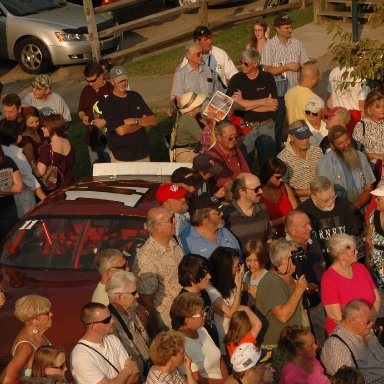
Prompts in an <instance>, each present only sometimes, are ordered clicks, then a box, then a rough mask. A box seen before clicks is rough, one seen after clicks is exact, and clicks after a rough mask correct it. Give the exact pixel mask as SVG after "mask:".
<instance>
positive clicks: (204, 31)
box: [193, 25, 212, 40]
mask: <svg viewBox="0 0 384 384" xmlns="http://www.w3.org/2000/svg"><path fill="white" fill-rule="evenodd" d="M211 35H212V32H211V30H210V29H209V28H208V27H205V26H204V25H199V26H198V27H197V28H195V30H194V31H193V40H197V39H198V38H199V37H203V36H211Z"/></svg>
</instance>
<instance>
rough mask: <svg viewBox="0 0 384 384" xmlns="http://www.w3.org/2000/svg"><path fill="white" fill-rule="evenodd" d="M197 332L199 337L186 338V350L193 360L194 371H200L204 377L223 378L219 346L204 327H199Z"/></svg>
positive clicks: (192, 367)
mask: <svg viewBox="0 0 384 384" xmlns="http://www.w3.org/2000/svg"><path fill="white" fill-rule="evenodd" d="M197 332H198V333H199V338H198V339H190V338H189V337H186V338H185V352H186V353H187V355H188V356H189V357H190V358H191V360H192V364H191V369H192V372H197V371H199V372H200V375H201V376H202V377H207V378H210V379H222V378H223V376H222V374H221V368H220V358H221V353H220V350H219V348H217V347H216V344H215V343H214V342H213V340H212V339H211V336H209V333H208V331H207V330H206V329H205V328H204V327H202V328H199V329H198V330H197ZM183 373H184V372H183Z"/></svg>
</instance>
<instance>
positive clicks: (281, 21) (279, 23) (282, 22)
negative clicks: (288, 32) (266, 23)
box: [273, 14, 293, 27]
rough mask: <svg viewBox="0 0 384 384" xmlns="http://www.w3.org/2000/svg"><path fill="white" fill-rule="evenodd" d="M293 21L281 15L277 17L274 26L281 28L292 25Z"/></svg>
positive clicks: (285, 15) (287, 16)
mask: <svg viewBox="0 0 384 384" xmlns="http://www.w3.org/2000/svg"><path fill="white" fill-rule="evenodd" d="M292 23H293V22H292V19H291V18H290V17H289V15H287V14H280V15H278V16H276V17H275V20H274V22H273V25H274V26H275V27H281V26H282V25H292Z"/></svg>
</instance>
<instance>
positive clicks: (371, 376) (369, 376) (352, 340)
mask: <svg viewBox="0 0 384 384" xmlns="http://www.w3.org/2000/svg"><path fill="white" fill-rule="evenodd" d="M332 334H336V335H338V336H340V337H341V338H342V339H343V340H344V341H345V342H346V343H347V344H348V346H349V348H350V349H351V351H352V352H353V355H354V356H355V359H356V362H357V365H358V367H359V368H358V369H359V371H360V372H361V373H362V374H363V376H364V379H365V383H366V384H382V383H383V382H384V369H383V367H384V349H383V347H382V346H381V345H380V343H379V341H378V339H377V337H376V336H375V335H374V334H373V332H372V331H371V333H370V335H369V336H368V337H367V338H366V339H365V340H367V341H368V345H366V344H365V342H364V339H363V338H362V337H361V336H359V335H356V334H354V333H352V332H351V331H349V330H348V329H347V328H346V327H345V326H344V325H343V323H340V324H339V325H338V326H337V327H336V328H335V330H334V331H333V332H332ZM321 361H322V363H323V364H324V366H325V369H326V370H327V373H329V374H330V375H334V374H335V372H336V371H337V370H338V369H339V368H340V367H341V366H343V365H346V366H348V367H353V368H356V367H355V364H354V362H353V359H352V355H351V352H350V351H349V349H348V348H347V346H346V345H345V344H344V343H342V342H341V341H340V340H339V339H337V338H336V337H329V338H328V339H327V340H326V341H325V343H324V346H323V348H322V351H321Z"/></svg>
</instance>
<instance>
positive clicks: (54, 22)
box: [17, 3, 114, 33]
mask: <svg viewBox="0 0 384 384" xmlns="http://www.w3.org/2000/svg"><path fill="white" fill-rule="evenodd" d="M95 16H96V22H97V24H98V30H100V29H105V28H108V27H111V26H113V25H114V22H113V20H112V18H111V17H110V16H109V15H108V16H107V15H95ZM17 18H19V19H21V20H22V21H23V22H26V21H30V22H32V23H33V22H35V23H42V24H45V25H51V26H52V27H54V28H55V29H57V30H58V31H59V30H65V31H66V32H71V31H73V30H76V31H77V32H78V33H87V22H86V18H85V13H84V9H83V7H81V6H79V5H76V4H70V3H67V5H66V6H65V7H62V8H57V9H52V10H49V11H43V12H39V13H37V14H32V15H27V16H20V17H19V16H17ZM105 23H107V24H108V25H105ZM100 24H101V26H100ZM100 27H101V28H100Z"/></svg>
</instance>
